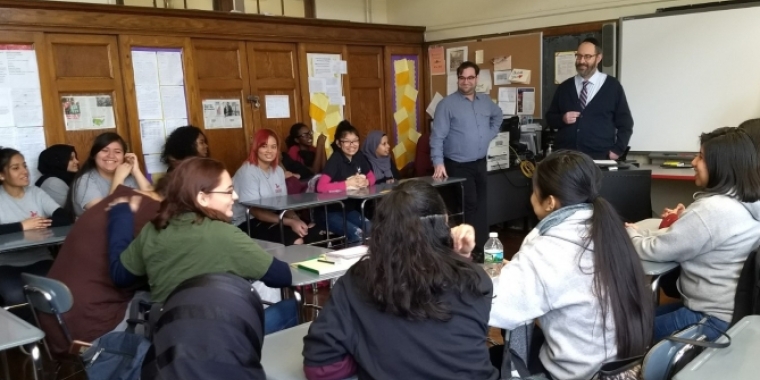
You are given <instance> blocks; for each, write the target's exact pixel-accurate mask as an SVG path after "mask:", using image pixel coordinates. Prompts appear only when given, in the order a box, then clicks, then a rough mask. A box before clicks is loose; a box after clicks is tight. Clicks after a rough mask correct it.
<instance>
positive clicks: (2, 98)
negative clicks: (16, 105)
mask: <svg viewBox="0 0 760 380" xmlns="http://www.w3.org/2000/svg"><path fill="white" fill-rule="evenodd" d="M13 126H14V122H13V105H12V103H11V89H10V88H8V87H0V128H7V127H13ZM0 141H2V140H0Z"/></svg>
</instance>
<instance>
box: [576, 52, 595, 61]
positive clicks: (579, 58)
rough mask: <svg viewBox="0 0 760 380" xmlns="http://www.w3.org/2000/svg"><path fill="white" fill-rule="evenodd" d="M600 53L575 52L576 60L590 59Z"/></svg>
mask: <svg viewBox="0 0 760 380" xmlns="http://www.w3.org/2000/svg"><path fill="white" fill-rule="evenodd" d="M597 55H599V54H578V53H576V54H575V60H576V61H590V60H592V59H594V58H595V57H596V56H597Z"/></svg>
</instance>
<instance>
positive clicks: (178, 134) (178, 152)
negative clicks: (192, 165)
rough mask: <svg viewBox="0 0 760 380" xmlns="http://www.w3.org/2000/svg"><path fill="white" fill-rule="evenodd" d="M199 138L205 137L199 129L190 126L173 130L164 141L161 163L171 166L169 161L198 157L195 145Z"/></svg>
mask: <svg viewBox="0 0 760 380" xmlns="http://www.w3.org/2000/svg"><path fill="white" fill-rule="evenodd" d="M199 136H203V137H206V135H204V134H203V131H201V130H200V128H198V127H194V126H192V125H187V126H184V127H179V128H177V129H175V130H174V131H173V132H172V133H171V134H169V137H168V138H167V139H166V144H164V150H163V151H162V152H161V161H162V162H163V163H165V164H167V165H169V166H171V160H177V161H181V160H184V159H185V158H188V157H196V156H198V148H197V147H196V146H195V143H196V141H197V140H198V137H199ZM170 170H171V167H170Z"/></svg>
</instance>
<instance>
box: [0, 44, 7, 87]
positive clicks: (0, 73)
mask: <svg viewBox="0 0 760 380" xmlns="http://www.w3.org/2000/svg"><path fill="white" fill-rule="evenodd" d="M7 57H8V55H7V54H5V51H0V87H7V86H8V58H7Z"/></svg>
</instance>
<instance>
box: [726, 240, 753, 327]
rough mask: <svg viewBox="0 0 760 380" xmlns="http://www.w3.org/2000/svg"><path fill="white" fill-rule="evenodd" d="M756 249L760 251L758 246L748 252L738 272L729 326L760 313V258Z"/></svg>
mask: <svg viewBox="0 0 760 380" xmlns="http://www.w3.org/2000/svg"><path fill="white" fill-rule="evenodd" d="M757 251H760V248H758V249H757V250H755V251H752V252H750V254H749V256H747V260H746V261H745V262H744V266H743V267H742V271H741V273H740V274H739V282H738V283H737V284H736V293H735V294H734V315H733V318H732V319H731V326H733V325H735V324H736V323H737V322H739V321H740V320H741V319H742V318H744V317H746V316H748V315H753V314H760V260H758V256H757Z"/></svg>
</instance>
